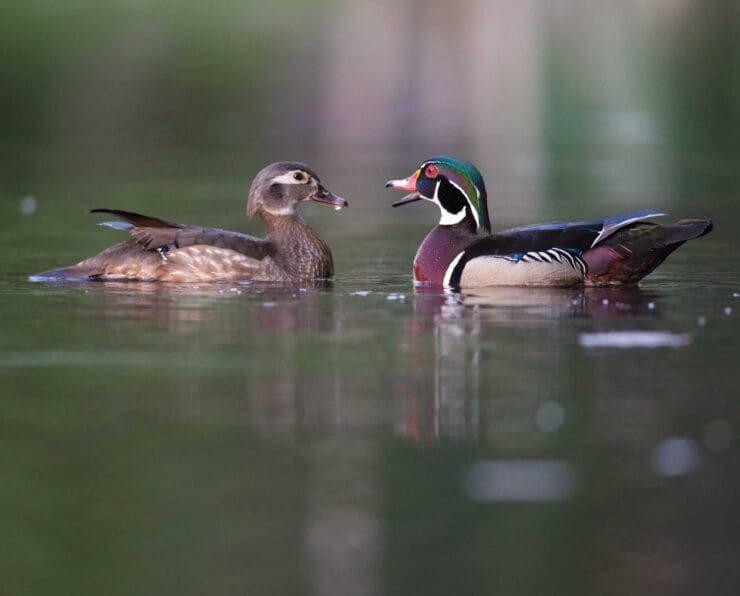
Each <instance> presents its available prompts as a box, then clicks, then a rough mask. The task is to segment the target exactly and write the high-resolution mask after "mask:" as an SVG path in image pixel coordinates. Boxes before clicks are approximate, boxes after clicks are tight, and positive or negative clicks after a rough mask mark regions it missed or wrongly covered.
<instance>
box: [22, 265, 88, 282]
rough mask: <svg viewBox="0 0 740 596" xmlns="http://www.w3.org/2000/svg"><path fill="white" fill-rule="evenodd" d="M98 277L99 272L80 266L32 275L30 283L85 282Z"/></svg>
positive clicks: (29, 278)
mask: <svg viewBox="0 0 740 596" xmlns="http://www.w3.org/2000/svg"><path fill="white" fill-rule="evenodd" d="M96 275H99V272H96V271H93V270H92V269H88V268H83V267H80V266H79V265H70V266H69V267H60V268H59V269H51V270H49V271H44V272H42V273H37V274H36V275H30V276H29V277H28V281H75V280H79V281H83V280H86V279H92V278H94V277H95V276H96Z"/></svg>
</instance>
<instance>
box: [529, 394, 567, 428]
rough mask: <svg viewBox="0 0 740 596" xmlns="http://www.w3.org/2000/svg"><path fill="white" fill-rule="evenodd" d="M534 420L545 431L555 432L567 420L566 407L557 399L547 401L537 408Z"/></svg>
mask: <svg viewBox="0 0 740 596" xmlns="http://www.w3.org/2000/svg"><path fill="white" fill-rule="evenodd" d="M534 422H535V424H536V425H537V428H539V429H540V430H541V431H542V432H543V433H551V432H554V431H556V430H558V429H559V428H560V427H561V426H563V422H565V409H564V408H563V406H562V405H560V404H559V403H558V402H556V401H546V402H544V403H543V404H541V405H540V407H539V408H537V411H536V412H535V415H534Z"/></svg>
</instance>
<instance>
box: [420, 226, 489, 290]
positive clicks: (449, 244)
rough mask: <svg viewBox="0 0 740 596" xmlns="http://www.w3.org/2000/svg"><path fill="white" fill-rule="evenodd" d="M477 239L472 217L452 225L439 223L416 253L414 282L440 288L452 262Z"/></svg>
mask: <svg viewBox="0 0 740 596" xmlns="http://www.w3.org/2000/svg"><path fill="white" fill-rule="evenodd" d="M478 237H479V236H478V232H477V226H476V223H475V220H473V218H472V217H466V218H464V219H463V220H462V221H460V222H458V223H455V224H452V225H443V224H441V223H440V224H439V225H438V226H437V227H435V228H434V229H432V231H431V232H429V234H427V237H426V238H424V242H422V243H421V246H420V247H419V250H418V251H417V252H416V257H415V258H414V281H417V282H422V283H426V284H429V285H432V286H439V287H441V286H442V285H443V281H444V275H445V272H446V271H447V268H448V267H449V265H450V263H452V260H453V259H454V258H455V257H456V256H457V255H458V254H459V253H460V252H461V251H462V250H463V249H464V248H465V247H466V246H467V245H468V244H470V243H471V242H473V240H475V239H477V238H478Z"/></svg>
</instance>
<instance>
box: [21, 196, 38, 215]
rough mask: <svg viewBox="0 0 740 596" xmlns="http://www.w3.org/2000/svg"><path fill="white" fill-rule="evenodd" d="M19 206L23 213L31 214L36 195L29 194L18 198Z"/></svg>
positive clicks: (34, 205) (34, 206) (35, 205)
mask: <svg viewBox="0 0 740 596" xmlns="http://www.w3.org/2000/svg"><path fill="white" fill-rule="evenodd" d="M19 206H20V210H21V213H22V214H23V215H31V214H32V213H33V212H34V211H36V207H37V203H36V197H33V196H31V195H27V196H25V197H23V198H22V199H21V200H20V203H19Z"/></svg>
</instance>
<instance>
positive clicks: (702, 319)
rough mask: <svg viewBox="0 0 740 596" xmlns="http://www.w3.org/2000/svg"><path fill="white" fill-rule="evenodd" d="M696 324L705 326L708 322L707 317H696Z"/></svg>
mask: <svg viewBox="0 0 740 596" xmlns="http://www.w3.org/2000/svg"><path fill="white" fill-rule="evenodd" d="M696 324H697V325H699V327H704V325H706V324H707V318H706V317H699V318H698V319H696Z"/></svg>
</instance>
